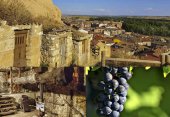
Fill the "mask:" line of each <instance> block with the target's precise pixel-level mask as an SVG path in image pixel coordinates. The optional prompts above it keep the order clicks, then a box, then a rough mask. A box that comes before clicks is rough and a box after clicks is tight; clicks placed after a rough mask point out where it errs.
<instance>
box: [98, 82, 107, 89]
mask: <svg viewBox="0 0 170 117" xmlns="http://www.w3.org/2000/svg"><path fill="white" fill-rule="evenodd" d="M105 85H106V84H105V83H104V81H100V82H99V83H98V87H99V88H100V89H102V90H104V89H105Z"/></svg>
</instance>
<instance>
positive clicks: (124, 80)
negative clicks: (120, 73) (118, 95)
mask: <svg viewBox="0 0 170 117" xmlns="http://www.w3.org/2000/svg"><path fill="white" fill-rule="evenodd" d="M126 83H127V81H126V79H125V78H123V77H121V78H119V84H121V85H124V84H126Z"/></svg>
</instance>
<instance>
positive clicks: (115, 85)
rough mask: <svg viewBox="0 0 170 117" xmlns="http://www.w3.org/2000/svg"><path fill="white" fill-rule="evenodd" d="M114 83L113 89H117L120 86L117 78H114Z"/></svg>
mask: <svg viewBox="0 0 170 117" xmlns="http://www.w3.org/2000/svg"><path fill="white" fill-rule="evenodd" d="M112 84H113V89H116V88H117V87H118V86H119V82H118V81H117V80H115V79H113V80H112Z"/></svg>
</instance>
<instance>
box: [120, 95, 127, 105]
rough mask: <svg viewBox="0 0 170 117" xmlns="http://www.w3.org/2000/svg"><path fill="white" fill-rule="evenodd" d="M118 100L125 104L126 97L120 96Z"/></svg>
mask: <svg viewBox="0 0 170 117" xmlns="http://www.w3.org/2000/svg"><path fill="white" fill-rule="evenodd" d="M118 102H119V104H124V103H125V102H126V97H122V96H120V97H119V101H118Z"/></svg>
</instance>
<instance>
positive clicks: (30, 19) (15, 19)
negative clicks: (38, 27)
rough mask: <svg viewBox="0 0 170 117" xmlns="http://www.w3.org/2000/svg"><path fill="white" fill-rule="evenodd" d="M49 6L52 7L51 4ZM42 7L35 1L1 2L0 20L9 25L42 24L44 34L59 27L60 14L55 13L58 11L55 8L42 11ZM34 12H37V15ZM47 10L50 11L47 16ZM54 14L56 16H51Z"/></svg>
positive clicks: (14, 0) (8, 0)
mask: <svg viewBox="0 0 170 117" xmlns="http://www.w3.org/2000/svg"><path fill="white" fill-rule="evenodd" d="M37 2H38V0H37ZM46 3H47V4H48V0H46ZM27 5H28V6H29V7H28V6H27ZM36 5H37V6H36ZM50 5H51V6H52V5H53V4H52V3H51V4H50ZM43 6H44V5H43V4H39V5H38V4H37V3H36V2H35V0H34V1H31V0H29V1H27V3H25V1H23V0H1V1H0V19H1V20H6V21H7V22H8V24H9V25H16V24H29V23H38V24H43V30H44V32H48V31H51V30H52V29H53V28H57V27H59V26H60V25H61V16H60V12H58V15H57V11H59V10H58V9H57V8H53V9H54V10H52V8H46V7H44V9H43ZM36 10H37V11H39V12H38V13H39V14H38V13H37V11H36ZM48 10H49V11H50V10H51V13H49V14H48V12H49V11H48ZM55 10H56V11H55ZM45 11H46V12H45ZM47 11H48V12H47ZM43 12H44V14H43ZM54 12H55V13H56V15H57V16H51V14H54Z"/></svg>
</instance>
